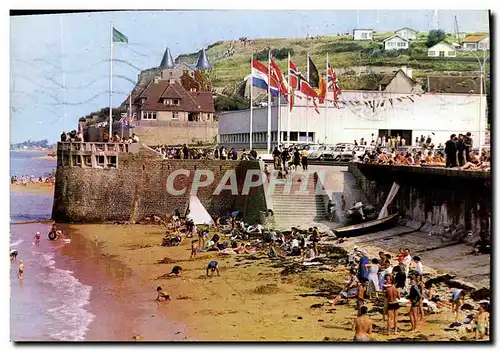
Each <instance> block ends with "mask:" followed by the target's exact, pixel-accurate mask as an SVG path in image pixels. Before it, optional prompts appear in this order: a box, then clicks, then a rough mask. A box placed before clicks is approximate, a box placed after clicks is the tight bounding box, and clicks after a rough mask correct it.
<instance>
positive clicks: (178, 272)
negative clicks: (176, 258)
mask: <svg viewBox="0 0 500 351" xmlns="http://www.w3.org/2000/svg"><path fill="white" fill-rule="evenodd" d="M182 271H183V269H182V267H181V266H174V268H172V272H170V273H168V275H175V276H176V277H178V276H180V275H181V273H182Z"/></svg>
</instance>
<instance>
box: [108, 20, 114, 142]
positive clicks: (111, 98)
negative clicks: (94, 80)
mask: <svg viewBox="0 0 500 351" xmlns="http://www.w3.org/2000/svg"><path fill="white" fill-rule="evenodd" d="M109 42H110V44H109V49H110V50H109V51H110V55H109V57H110V58H109V134H108V142H109V140H111V134H112V132H113V108H112V104H113V21H111V37H110V40H109Z"/></svg>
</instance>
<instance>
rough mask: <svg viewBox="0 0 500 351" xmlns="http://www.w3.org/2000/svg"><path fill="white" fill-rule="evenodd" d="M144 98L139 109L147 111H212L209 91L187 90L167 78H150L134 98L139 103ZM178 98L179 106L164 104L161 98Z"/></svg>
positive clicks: (212, 106) (212, 105) (212, 104)
mask: <svg viewBox="0 0 500 351" xmlns="http://www.w3.org/2000/svg"><path fill="white" fill-rule="evenodd" d="M143 98H145V99H146V101H145V102H144V104H142V105H140V106H139V107H140V109H141V110H147V111H179V112H182V111H186V112H206V113H213V112H215V109H214V102H213V98H212V93H211V92H188V91H186V89H184V87H183V86H182V85H181V84H180V83H179V82H177V81H175V82H174V83H172V84H171V83H170V82H169V81H168V80H156V81H155V80H152V81H151V82H149V84H148V85H147V87H146V88H145V89H144V90H143V91H142V92H141V93H140V94H139V95H138V96H137V97H136V98H135V99H134V103H135V104H140V102H141V100H142V99H143ZM164 98H175V99H179V103H180V104H179V106H175V105H173V106H172V105H164V104H163V101H162V99H164Z"/></svg>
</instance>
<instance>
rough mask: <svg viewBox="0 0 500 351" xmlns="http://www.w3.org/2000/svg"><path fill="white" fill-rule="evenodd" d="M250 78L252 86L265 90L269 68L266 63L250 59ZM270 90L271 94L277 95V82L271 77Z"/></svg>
mask: <svg viewBox="0 0 500 351" xmlns="http://www.w3.org/2000/svg"><path fill="white" fill-rule="evenodd" d="M252 80H253V86H254V87H257V88H261V89H266V90H267V87H268V84H269V69H268V68H267V66H266V65H264V64H263V63H262V62H259V61H257V60H253V61H252ZM270 90H271V95H272V96H278V92H279V88H278V83H277V81H276V80H275V79H272V78H271V86H270Z"/></svg>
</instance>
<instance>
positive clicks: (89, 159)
mask: <svg viewBox="0 0 500 351" xmlns="http://www.w3.org/2000/svg"><path fill="white" fill-rule="evenodd" d="M84 157H85V166H87V167H92V156H89V155H87V156H84Z"/></svg>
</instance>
